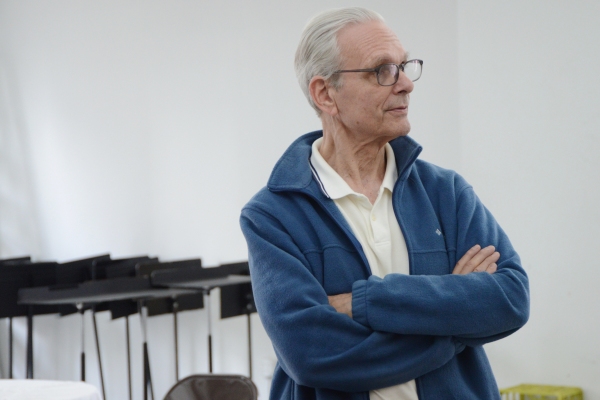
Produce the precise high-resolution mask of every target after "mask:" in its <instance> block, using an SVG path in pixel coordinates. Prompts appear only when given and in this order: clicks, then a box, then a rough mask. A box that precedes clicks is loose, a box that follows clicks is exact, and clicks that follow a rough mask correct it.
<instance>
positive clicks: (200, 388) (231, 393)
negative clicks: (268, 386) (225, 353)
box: [164, 374, 258, 400]
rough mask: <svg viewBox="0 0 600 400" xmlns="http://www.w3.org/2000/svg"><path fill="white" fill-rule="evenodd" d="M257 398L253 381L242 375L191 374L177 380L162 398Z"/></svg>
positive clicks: (250, 399)
mask: <svg viewBox="0 0 600 400" xmlns="http://www.w3.org/2000/svg"><path fill="white" fill-rule="evenodd" d="M232 399H236V400H257V399H258V390H257V389H256V386H255V385H254V383H253V382H252V381H251V380H250V379H249V378H248V377H245V376H242V375H219V374H209V375H191V376H188V377H187V378H184V379H182V380H180V381H179V382H177V383H176V384H175V385H174V386H173V387H172V388H171V390H169V392H168V393H167V395H166V396H165V399H164V400H232Z"/></svg>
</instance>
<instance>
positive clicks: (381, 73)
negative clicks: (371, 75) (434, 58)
mask: <svg viewBox="0 0 600 400" xmlns="http://www.w3.org/2000/svg"><path fill="white" fill-rule="evenodd" d="M400 71H402V72H404V75H406V77H407V78H408V79H410V80H411V81H413V82H414V81H416V80H418V79H419V78H420V77H421V72H422V71H423V60H408V61H405V62H403V63H402V64H392V63H389V64H381V65H380V66H378V67H375V68H367V69H342V70H338V71H335V72H334V74H340V73H342V72H375V73H376V74H377V83H379V84H380V85H381V86H392V85H394V84H395V83H396V82H398V77H399V76H400Z"/></svg>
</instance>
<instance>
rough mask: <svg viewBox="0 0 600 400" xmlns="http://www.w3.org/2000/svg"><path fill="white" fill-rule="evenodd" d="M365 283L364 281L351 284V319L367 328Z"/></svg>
mask: <svg viewBox="0 0 600 400" xmlns="http://www.w3.org/2000/svg"><path fill="white" fill-rule="evenodd" d="M367 283H368V281H366V280H360V281H356V282H354V283H353V284H352V319H354V320H355V321H356V322H358V323H360V324H362V325H364V326H367V327H368V326H369V322H368V320H367Z"/></svg>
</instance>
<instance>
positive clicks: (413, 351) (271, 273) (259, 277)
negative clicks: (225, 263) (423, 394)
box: [240, 206, 464, 392]
mask: <svg viewBox="0 0 600 400" xmlns="http://www.w3.org/2000/svg"><path fill="white" fill-rule="evenodd" d="M240 222H241V226H242V231H243V233H244V235H245V237H246V240H247V243H248V250H249V263H250V273H251V277H252V285H253V292H254V297H255V302H256V306H257V309H258V312H259V315H260V318H261V321H262V323H263V325H264V327H265V330H266V332H267V333H268V335H269V337H270V339H271V341H272V344H273V347H274V348H275V352H276V354H277V357H278V361H279V363H280V365H281V367H282V369H283V370H284V371H285V372H286V374H287V375H288V376H290V377H291V378H292V379H293V380H294V381H295V382H296V383H297V384H300V385H304V386H310V387H315V388H327V389H334V390H340V391H345V392H358V391H368V390H372V389H377V388H382V387H388V386H392V385H396V384H400V383H403V382H407V381H409V380H411V379H415V378H416V377H419V376H421V375H423V374H425V373H427V372H430V371H432V370H434V369H437V368H439V367H440V366H442V365H444V364H445V363H446V362H448V361H449V360H450V359H452V358H453V357H454V356H455V355H456V354H457V353H459V352H460V351H462V350H463V349H464V344H462V343H459V342H458V341H456V340H455V339H453V338H451V337H450V336H424V335H412V334H394V333H388V332H376V331H374V330H373V329H371V328H369V327H366V326H364V325H362V324H359V323H357V322H356V321H354V320H352V319H351V318H349V317H348V316H346V315H344V314H340V313H338V312H336V311H335V309H334V308H333V307H331V306H330V305H329V302H328V298H327V294H326V293H325V291H324V289H323V287H322V286H321V285H320V284H319V282H318V281H317V280H316V278H315V277H314V276H313V274H312V272H311V268H310V265H309V264H308V262H307V260H306V258H305V257H304V255H303V254H302V252H301V251H300V250H299V249H298V246H297V245H296V244H295V243H294V240H293V238H292V237H291V236H290V234H289V233H288V232H287V231H286V230H285V229H284V228H283V226H282V225H281V224H280V223H279V221H277V220H276V219H275V218H273V217H272V216H271V215H269V214H268V213H266V212H264V211H262V210H259V209H252V208H250V207H248V206H247V207H246V208H245V209H244V210H243V211H242V216H241V221H240Z"/></svg>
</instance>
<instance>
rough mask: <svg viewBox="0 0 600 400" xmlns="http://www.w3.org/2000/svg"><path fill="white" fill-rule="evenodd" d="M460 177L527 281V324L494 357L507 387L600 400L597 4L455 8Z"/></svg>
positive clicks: (464, 3)
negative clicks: (497, 225) (562, 388)
mask: <svg viewBox="0 0 600 400" xmlns="http://www.w3.org/2000/svg"><path fill="white" fill-rule="evenodd" d="M458 10H459V12H458V26H459V34H458V44H459V79H460V143H461V151H462V158H461V161H462V166H461V172H462V173H463V174H464V175H465V176H466V177H467V179H468V180H469V181H470V182H471V183H473V185H474V187H475V190H476V191H477V192H478V194H479V195H480V197H481V198H482V199H483V201H484V202H485V204H486V205H487V206H488V207H489V208H490V209H491V210H492V212H493V213H494V215H495V216H496V217H497V218H498V219H499V220H500V222H501V223H502V225H503V227H504V228H505V229H506V230H507V232H508V233H509V236H510V238H511V239H512V241H513V244H514V245H515V247H516V248H517V250H518V251H519V253H520V254H521V257H522V259H523V262H524V265H525V268H526V269H527V271H528V273H529V276H530V282H531V319H530V321H529V323H528V324H527V325H526V326H525V327H524V328H523V329H522V330H521V331H520V332H519V333H518V334H516V335H514V336H513V337H510V338H508V339H506V340H503V341H500V342H498V343H497V344H493V345H490V346H488V347H487V351H488V354H489V356H490V358H491V360H492V365H493V367H494V370H495V372H496V376H497V379H498V381H499V383H500V384H501V385H504V386H506V385H512V384H515V383H519V382H547V383H555V384H559V385H574V386H581V387H583V388H584V389H585V396H586V399H600V383H599V381H598V378H599V377H600V345H598V338H600V323H599V319H600V318H599V317H600V291H598V289H597V282H598V281H600V268H599V266H600V264H599V263H598V260H597V257H596V255H595V251H596V249H597V248H598V247H597V243H596V242H597V238H598V237H600V211H599V209H598V205H599V204H600V185H599V183H600V179H599V178H600V176H599V173H600V158H599V157H598V154H600V121H599V120H598V117H597V116H598V112H597V108H598V105H599V104H600V75H599V74H598V65H600V27H599V25H598V17H599V16H600V3H598V2H591V1H590V2H586V1H574V2H563V1H526V2H523V1H516V0H510V1H502V2H485V3H482V2H479V1H468V0H459V1H458Z"/></svg>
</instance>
